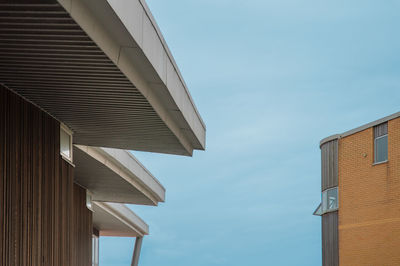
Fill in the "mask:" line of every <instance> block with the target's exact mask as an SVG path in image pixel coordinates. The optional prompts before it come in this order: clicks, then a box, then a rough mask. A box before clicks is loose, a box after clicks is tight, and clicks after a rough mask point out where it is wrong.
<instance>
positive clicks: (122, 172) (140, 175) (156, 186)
mask: <svg viewBox="0 0 400 266" xmlns="http://www.w3.org/2000/svg"><path fill="white" fill-rule="evenodd" d="M75 147H77V148H78V149H80V150H82V151H84V152H85V153H87V154H88V155H90V156H91V157H92V158H94V159H96V160H97V161H99V162H101V163H102V164H104V165H105V166H107V167H108V168H109V169H111V170H112V171H113V172H115V173H116V174H118V175H119V176H120V177H121V178H123V179H124V180H125V181H127V182H128V183H129V184H131V185H132V186H133V187H135V188H136V189H137V190H139V191H140V192H141V193H143V194H144V195H145V196H146V197H147V198H149V199H150V200H151V201H152V202H153V203H154V205H157V204H158V202H164V201H165V188H164V187H163V186H162V185H161V183H160V182H159V181H158V180H157V179H156V178H155V177H154V176H153V175H152V174H151V173H150V172H149V171H148V170H147V169H146V168H145V167H144V166H143V165H142V164H141V163H140V162H139V161H138V160H137V159H136V158H135V157H134V156H133V155H132V154H131V153H130V152H128V151H125V150H120V149H112V148H99V147H90V146H84V145H75Z"/></svg>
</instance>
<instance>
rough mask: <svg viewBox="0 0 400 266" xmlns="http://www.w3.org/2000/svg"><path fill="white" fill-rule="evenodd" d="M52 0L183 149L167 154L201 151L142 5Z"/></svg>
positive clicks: (196, 124) (190, 110) (193, 118)
mask: <svg viewBox="0 0 400 266" xmlns="http://www.w3.org/2000/svg"><path fill="white" fill-rule="evenodd" d="M57 1H58V2H59V3H60V4H61V5H62V6H63V7H64V8H65V9H66V11H67V12H68V13H69V14H70V15H71V17H72V18H73V19H74V20H75V21H76V23H77V24H78V25H79V26H80V27H81V28H82V29H83V30H84V31H85V32H86V34H87V35H88V36H89V37H90V38H91V39H92V40H93V41H94V42H95V43H96V44H97V45H98V46H99V47H100V48H101V49H102V50H103V52H104V53H105V54H106V55H107V56H108V57H109V58H110V60H112V61H113V62H114V64H115V65H116V66H117V67H118V68H119V69H120V70H121V72H122V73H124V75H125V76H126V77H127V78H128V79H129V80H130V81H131V82H132V84H134V86H135V87H136V88H137V89H138V90H139V91H140V92H141V93H142V95H143V96H144V97H145V98H146V99H147V101H148V102H149V103H150V104H151V106H152V107H153V108H154V110H155V111H156V113H157V114H158V115H159V117H160V118H161V119H162V120H163V122H164V123H165V124H166V125H167V126H168V128H169V129H170V130H171V131H172V132H173V134H174V135H175V136H176V137H177V139H178V141H179V142H180V143H181V145H182V147H183V148H184V149H185V150H186V153H177V152H176V151H172V153H175V154H181V155H189V156H191V155H192V153H193V150H194V149H196V150H204V149H205V146H206V128H205V124H204V121H203V120H202V118H201V116H200V115H199V112H198V110H197V108H196V107H195V105H194V101H193V99H192V98H191V95H190V93H189V91H188V89H187V86H186V84H185V83H184V82H183V78H182V76H181V75H180V74H179V71H178V68H177V66H176V63H174V60H173V57H172V55H171V53H170V51H169V49H168V47H167V46H166V43H165V40H163V38H162V35H161V32H160V30H159V29H158V26H157V24H156V23H155V20H154V18H153V17H152V15H151V12H150V10H149V9H148V7H147V5H146V4H145V3H144V2H142V1H140V0H133V1H111V0H57ZM105 18H107V23H104V21H105ZM134 19H139V21H133V20H134ZM131 24H132V25H131ZM144 40H146V41H144ZM168 51H169V52H168Z"/></svg>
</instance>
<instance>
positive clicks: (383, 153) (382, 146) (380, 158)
mask: <svg viewBox="0 0 400 266" xmlns="http://www.w3.org/2000/svg"><path fill="white" fill-rule="evenodd" d="M387 159H388V136H387V135H386V136H382V137H379V138H376V139H375V162H376V163H379V162H384V161H387Z"/></svg>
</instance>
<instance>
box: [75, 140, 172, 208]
mask: <svg viewBox="0 0 400 266" xmlns="http://www.w3.org/2000/svg"><path fill="white" fill-rule="evenodd" d="M74 164H75V174H74V176H75V182H76V183H78V184H79V185H81V186H82V187H84V188H86V189H88V190H89V191H90V192H91V193H92V198H93V200H96V201H102V202H119V203H131V204H142V205H157V204H158V202H164V200H165V189H164V187H163V186H162V185H161V184H160V183H159V182H158V181H157V179H155V178H154V177H153V175H152V174H151V173H150V172H149V171H148V170H147V169H146V168H145V167H144V166H143V165H142V164H141V163H140V162H139V161H138V160H137V159H136V158H135V157H134V156H133V155H132V154H131V153H129V152H127V151H125V150H119V149H112V148H96V147H88V146H82V145H75V147H74Z"/></svg>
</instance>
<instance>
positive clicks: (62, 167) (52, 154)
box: [0, 85, 92, 266]
mask: <svg viewBox="0 0 400 266" xmlns="http://www.w3.org/2000/svg"><path fill="white" fill-rule="evenodd" d="M84 193H85V191H84V189H82V188H80V187H78V186H77V185H75V184H74V183H73V167H72V166H71V165H70V164H69V163H67V162H66V161H64V160H63V159H62V158H61V157H60V152H59V123H58V121H56V120H55V119H53V118H52V117H51V116H49V115H48V114H46V113H45V112H43V111H41V110H40V109H39V108H37V107H35V106H34V105H32V104H31V103H29V102H27V101H25V100H24V99H22V98H21V97H19V96H18V95H16V94H14V93H13V92H11V91H9V90H8V89H6V88H4V87H2V86H1V85H0V207H1V209H0V265H2V266H18V265H21V266H30V265H43V266H49V265H50V266H51V265H54V266H63V265H68V266H69V265H77V266H80V265H82V266H83V265H84V266H89V265H91V263H90V262H91V233H92V228H91V227H92V216H91V212H90V211H89V210H88V209H87V208H85V198H84V196H83V194H84ZM89 228H90V230H89Z"/></svg>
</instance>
